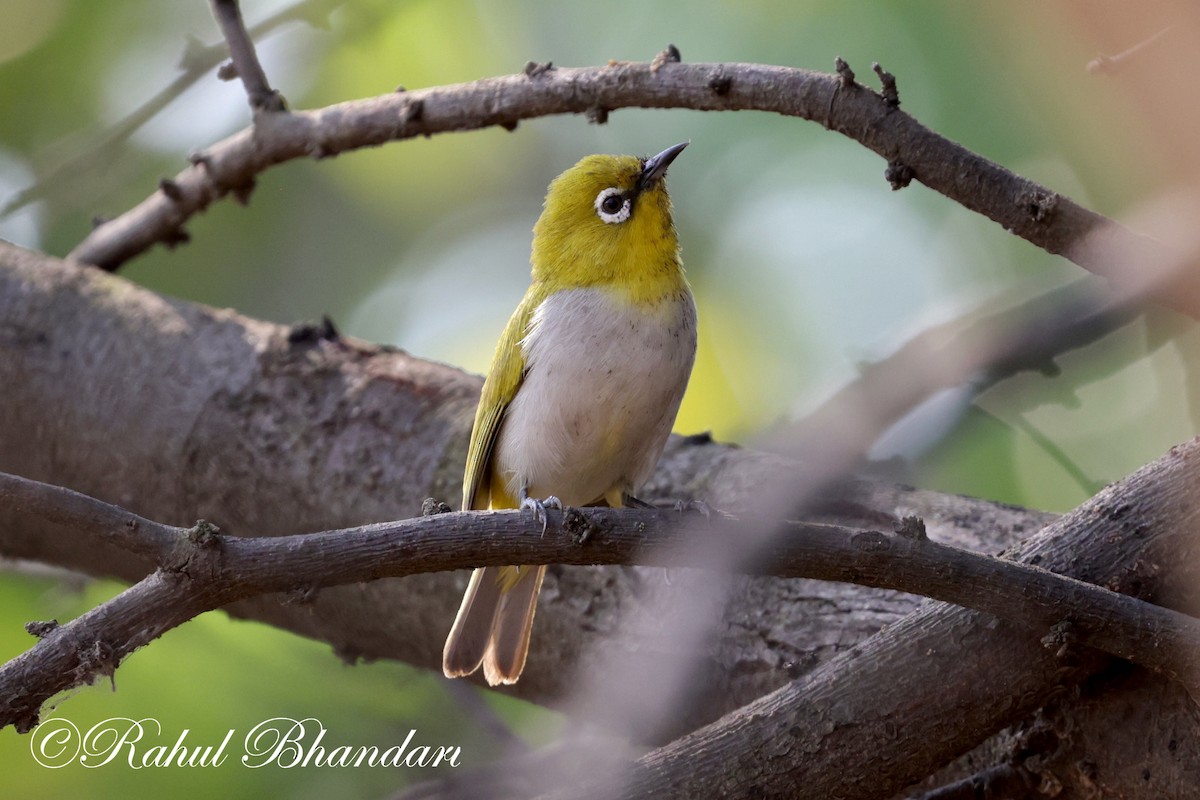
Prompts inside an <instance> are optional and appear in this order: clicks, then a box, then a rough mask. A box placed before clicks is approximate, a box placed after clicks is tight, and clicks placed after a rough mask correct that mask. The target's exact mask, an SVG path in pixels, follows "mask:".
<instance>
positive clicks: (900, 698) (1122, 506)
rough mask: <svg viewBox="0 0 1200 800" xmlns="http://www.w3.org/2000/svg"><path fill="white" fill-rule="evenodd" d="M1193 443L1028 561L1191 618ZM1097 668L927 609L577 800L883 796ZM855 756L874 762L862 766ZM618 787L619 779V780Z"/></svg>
mask: <svg viewBox="0 0 1200 800" xmlns="http://www.w3.org/2000/svg"><path fill="white" fill-rule="evenodd" d="M1197 481H1200V439H1197V440H1193V441H1191V442H1189V443H1187V444H1186V445H1180V446H1178V447H1176V448H1174V449H1172V451H1171V452H1170V453H1168V454H1167V455H1165V456H1163V457H1162V458H1160V459H1159V460H1157V461H1155V462H1154V463H1152V464H1150V465H1148V466H1146V467H1144V468H1143V469H1141V470H1139V471H1138V472H1136V473H1134V474H1133V475H1131V476H1129V477H1128V478H1126V479H1125V480H1123V481H1121V482H1119V483H1117V484H1113V485H1112V486H1109V487H1108V488H1106V489H1105V490H1104V491H1102V492H1101V493H1099V494H1098V495H1096V496H1095V497H1094V498H1092V499H1091V500H1089V501H1088V502H1087V503H1085V504H1083V505H1082V506H1080V507H1079V508H1078V509H1076V510H1075V511H1074V512H1072V513H1071V514H1069V515H1067V516H1065V517H1063V518H1062V519H1060V520H1059V521H1058V522H1055V523H1052V524H1051V525H1049V526H1047V527H1046V528H1045V529H1044V530H1043V531H1042V532H1041V533H1039V534H1037V535H1036V536H1034V537H1032V538H1031V539H1029V540H1028V541H1027V542H1025V543H1024V544H1022V545H1021V546H1020V547H1019V548H1017V549H1016V551H1015V552H1014V553H1013V554H1012V556H1011V557H1012V558H1014V559H1016V560H1019V561H1022V562H1024V563H1026V564H1038V565H1040V566H1042V567H1043V568H1046V569H1050V570H1054V571H1055V572H1061V573H1063V574H1070V575H1073V576H1075V577H1078V578H1083V579H1086V580H1088V581H1092V582H1095V583H1099V584H1102V585H1106V586H1109V587H1111V588H1114V589H1119V590H1121V591H1125V592H1129V593H1132V594H1136V595H1138V596H1141V597H1145V598H1156V599H1161V600H1162V601H1164V602H1168V603H1169V604H1171V605H1172V606H1174V607H1182V608H1189V609H1193V608H1196V607H1197V606H1198V603H1200V589H1198V588H1197V587H1200V561H1198V560H1197V559H1196V558H1195V553H1196V552H1197V549H1198V548H1200V534H1198V533H1197V531H1200V496H1198V495H1197V493H1196V492H1195V491H1194V487H1195V486H1196V482H1197ZM1103 665H1104V660H1103V659H1097V657H1096V654H1095V653H1094V651H1089V650H1075V649H1073V648H1071V647H1067V648H1058V647H1054V646H1051V647H1047V646H1046V643H1045V642H1044V641H1043V640H1042V639H1040V638H1039V637H1038V636H1035V635H1030V633H1029V632H1028V630H1027V629H1018V628H1014V627H1012V626H1010V625H1008V624H1006V623H1003V622H1000V621H998V620H997V619H996V618H995V617H993V616H991V615H989V614H980V613H977V612H973V611H967V610H965V609H961V608H954V607H949V606H945V605H942V604H929V605H927V606H925V607H923V608H922V609H921V610H920V611H918V612H916V613H914V614H911V615H909V616H908V617H906V618H905V619H903V620H901V621H900V622H899V623H897V624H895V625H892V626H890V627H888V628H886V629H885V630H884V631H882V632H881V633H879V634H877V635H875V636H873V637H871V638H870V639H868V640H867V641H866V642H863V643H861V644H860V645H857V646H856V647H854V648H852V649H851V650H849V651H847V652H845V653H843V654H841V655H839V656H837V657H835V658H834V659H832V660H830V661H828V662H826V663H825V664H824V665H822V666H821V667H819V668H818V669H817V670H815V671H814V672H812V673H810V674H809V675H806V676H804V677H802V678H799V679H797V680H796V681H794V682H792V683H791V684H789V685H788V686H785V687H784V688H782V689H780V690H778V691H776V692H773V693H772V694H770V695H767V696H765V697H763V698H761V699H760V700H757V701H755V702H753V703H751V704H750V705H748V706H747V707H745V708H743V709H739V710H738V711H735V712H733V713H731V714H729V715H727V716H726V717H725V718H723V719H721V720H720V721H718V722H716V723H714V724H712V725H710V726H708V727H706V728H703V729H701V730H698V731H696V732H695V733H693V734H690V735H688V736H686V737H683V738H681V739H679V740H677V741H675V742H673V743H671V744H670V745H668V746H666V747H663V748H661V749H659V750H657V751H655V752H653V753H651V754H649V755H648V756H646V757H645V758H643V759H642V760H640V761H639V762H638V763H637V764H636V766H634V767H633V769H632V770H631V771H630V772H628V773H625V774H622V773H621V772H620V770H615V769H614V770H609V777H608V778H606V779H604V780H602V781H600V780H598V781H597V782H596V783H595V784H594V785H592V787H591V788H590V789H589V790H588V791H580V790H579V789H578V788H575V789H573V790H572V791H571V792H570V793H569V795H566V794H564V795H563V796H571V797H576V798H579V797H606V796H609V794H608V793H609V792H610V790H611V789H612V786H613V783H612V781H613V780H619V781H621V784H620V785H621V786H622V795H621V796H623V797H630V798H634V797H637V798H642V797H645V798H651V797H653V798H675V797H678V798H686V797H695V796H698V795H706V796H727V797H743V796H787V797H795V798H809V797H811V798H825V797H832V796H837V797H842V798H859V799H860V800H865V799H866V798H881V797H890V796H891V795H892V794H894V793H895V792H898V791H900V790H901V789H903V788H904V787H906V786H909V785H911V784H912V783H914V782H915V781H917V780H920V779H921V778H923V777H925V776H926V775H928V774H929V773H930V772H931V771H932V770H934V769H936V768H937V767H939V766H941V765H942V764H944V763H946V762H947V761H949V760H950V759H951V758H953V757H955V756H956V755H958V754H960V753H963V752H966V751H967V750H969V749H970V748H972V747H974V746H975V745H976V744H978V743H979V742H981V741H982V740H983V739H985V738H987V737H988V736H991V735H992V734H994V733H995V732H996V731H998V730H1000V729H1001V728H1003V727H1004V726H1005V725H1009V724H1012V723H1014V722H1017V721H1019V720H1021V719H1024V718H1025V717H1026V716H1027V715H1028V714H1029V713H1031V712H1032V711H1033V710H1034V709H1037V708H1039V707H1041V706H1043V705H1045V704H1046V702H1047V701H1048V700H1049V699H1050V698H1051V697H1053V696H1055V695H1057V694H1059V693H1061V692H1062V690H1063V689H1064V688H1065V687H1070V686H1072V685H1074V684H1076V683H1078V682H1079V681H1081V680H1083V679H1084V678H1085V677H1086V676H1087V675H1089V674H1091V673H1093V672H1095V671H1096V670H1097V669H1099V668H1101V667H1102V666H1103ZM864 754H869V758H865V757H864ZM614 776H615V777H614Z"/></svg>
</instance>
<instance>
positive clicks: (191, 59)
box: [0, 0, 344, 217]
mask: <svg viewBox="0 0 1200 800" xmlns="http://www.w3.org/2000/svg"><path fill="white" fill-rule="evenodd" d="M342 2H344V0H298V2H297V3H295V4H294V5H291V6H288V7H287V8H284V9H281V10H279V11H277V12H276V13H274V14H272V15H271V16H269V17H267V18H266V19H264V20H263V21H262V22H259V23H258V24H256V25H252V26H251V27H250V30H249V35H250V36H251V37H253V38H255V39H258V38H261V37H263V36H265V35H267V34H268V33H271V32H272V31H274V30H275V29H277V28H279V27H282V26H283V25H286V24H287V23H289V22H296V21H300V20H303V21H307V22H308V23H310V24H312V25H316V26H325V27H327V26H328V20H327V19H326V17H327V16H328V15H329V13H330V12H331V11H332V10H333V8H334V7H335V6H338V5H341V3H342ZM227 52H228V49H227V48H226V46H225V43H224V41H220V42H216V43H213V44H201V43H200V42H198V41H197V40H195V39H190V38H189V39H188V43H187V46H186V47H185V49H184V51H183V55H182V56H181V57H180V59H179V69H180V72H179V74H178V75H176V76H175V79H174V80H172V81H171V82H170V83H169V84H167V85H166V86H164V87H163V88H162V89H160V90H159V91H158V92H157V93H156V94H155V95H154V96H153V97H151V98H150V99H149V100H147V101H146V102H145V103H142V104H141V105H140V106H138V107H137V108H135V109H134V110H133V111H131V112H129V113H128V114H126V115H125V116H124V117H122V118H121V119H120V120H118V121H117V122H115V123H113V125H112V126H111V127H109V128H108V129H106V130H104V131H101V132H100V133H98V134H96V133H89V134H83V133H77V134H73V135H72V136H71V137H69V138H70V140H71V141H70V142H57V143H56V144H55V145H54V148H53V149H55V150H56V151H61V152H69V153H71V156H70V157H69V158H67V159H66V160H65V161H60V162H58V163H57V164H47V163H45V162H46V161H47V158H46V152H45V151H42V152H40V153H39V154H38V156H37V157H36V158H35V163H37V162H40V165H39V167H38V168H37V172H38V173H39V175H40V177H39V178H38V180H37V182H36V183H34V184H33V185H31V186H28V187H26V188H24V189H22V190H21V191H19V192H17V193H16V194H14V195H12V196H11V197H10V198H8V200H6V201H5V203H4V205H3V206H0V217H4V216H7V215H8V214H11V213H13V212H14V211H18V210H19V209H21V208H24V207H25V206H27V205H29V204H30V203H32V202H34V201H36V200H40V199H42V198H44V197H46V196H48V195H49V194H50V193H51V192H52V191H53V190H55V189H57V188H59V187H60V186H63V185H66V184H68V183H69V184H70V185H71V186H72V188H73V189H77V187H78V183H79V175H80V173H82V172H86V171H89V170H90V169H92V167H93V166H94V165H95V164H96V163H97V162H99V161H101V160H103V159H106V158H108V156H109V155H110V154H111V153H114V152H115V151H116V147H117V145H119V144H120V143H121V142H123V141H124V140H125V139H128V138H129V137H130V136H131V135H132V134H133V133H134V131H136V130H138V129H139V128H141V127H142V126H143V125H145V124H146V123H147V122H149V121H150V120H151V119H153V118H154V117H155V116H156V115H157V114H158V113H159V112H160V111H162V110H163V109H164V108H166V107H167V106H168V105H170V104H171V102H172V101H174V100H175V99H176V98H178V97H179V96H180V95H181V94H183V92H184V90H186V89H187V88H188V87H189V86H191V85H192V84H194V83H195V82H196V81H197V80H199V79H200V78H201V77H202V76H204V75H206V74H207V73H208V72H209V71H210V70H212V69H213V68H214V67H216V66H217V65H218V64H220V63H221V61H222V60H223V59H224V58H225V56H226V54H227ZM85 135H86V137H87V141H83V138H84V136H85ZM75 140H78V141H75Z"/></svg>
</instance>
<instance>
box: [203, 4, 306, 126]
mask: <svg viewBox="0 0 1200 800" xmlns="http://www.w3.org/2000/svg"><path fill="white" fill-rule="evenodd" d="M211 1H212V10H213V16H214V17H215V18H216V20H217V24H218V25H220V26H221V34H222V35H223V36H224V37H225V41H226V43H228V45H229V55H230V58H232V59H233V66H234V69H235V70H237V74H238V77H239V78H241V79H242V86H243V87H245V89H246V96H247V97H248V98H249V100H250V108H251V110H253V111H255V112H258V111H285V110H287V104H286V103H285V102H284V100H283V96H282V95H281V94H279V92H278V91H276V90H275V89H272V88H271V85H270V84H269V83H268V82H267V73H266V72H264V71H263V68H262V64H260V63H259V62H258V54H257V53H256V52H255V51H254V42H252V41H251V40H250V34H248V33H247V32H246V24H245V23H244V22H242V10H241V8H240V7H239V6H238V2H237V0H211Z"/></svg>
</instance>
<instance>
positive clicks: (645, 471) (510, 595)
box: [442, 142, 696, 686]
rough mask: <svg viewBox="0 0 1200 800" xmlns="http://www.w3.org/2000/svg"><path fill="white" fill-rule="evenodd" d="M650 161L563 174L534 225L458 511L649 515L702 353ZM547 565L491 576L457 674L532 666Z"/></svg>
mask: <svg viewBox="0 0 1200 800" xmlns="http://www.w3.org/2000/svg"><path fill="white" fill-rule="evenodd" d="M687 145H688V142H683V143H681V144H677V145H674V146H672V147H668V148H667V149H666V150H663V151H662V152H661V153H659V154H658V155H655V156H652V157H649V158H638V157H635V156H614V155H591V156H586V157H585V158H583V159H582V160H580V161H579V162H578V163H577V164H575V166H573V167H571V168H569V169H568V170H566V171H565V172H563V173H562V174H561V175H559V176H558V177H557V178H555V179H554V180H553V181H552V182H551V184H550V187H549V189H548V190H547V193H546V199H545V204H544V206H543V209H542V213H541V215H540V216H539V217H538V220H537V223H536V224H535V225H534V228H533V244H532V248H531V254H530V263H531V267H532V269H531V281H530V285H529V288H528V290H527V291H526V293H525V296H524V298H523V299H522V300H521V303H520V304H519V305H518V306H517V309H516V311H514V312H513V315H512V317H511V318H510V319H509V321H508V324H507V326H506V327H505V328H504V332H503V334H502V335H501V336H500V340H499V342H498V343H497V345H496V351H495V355H494V356H493V357H492V363H491V366H490V367H489V369H488V373H487V377H486V379H485V380H484V384H483V390H482V393H481V395H480V401H479V406H478V408H477V410H476V413H475V422H474V425H473V427H472V430H471V439H470V444H469V445H468V451H467V463H466V470H465V474H464V478H463V498H462V508H463V510H464V511H469V510H477V509H486V508H492V509H503V508H519V509H523V510H526V511H532V512H533V514H534V515H535V517H536V518H537V520H538V521H540V522H541V523H542V530H543V534H544V532H545V529H546V521H547V515H546V509H547V508H560V509H561V508H563V507H564V506H567V507H571V506H588V505H600V506H603V505H607V506H609V507H613V508H620V507H626V506H630V505H634V506H638V505H646V504H645V503H642V502H641V501H640V500H637V497H636V494H635V492H636V491H637V490H638V487H640V486H641V485H642V484H643V483H645V481H646V480H648V479H649V477H650V475H651V473H652V472H653V471H654V468H655V466H656V464H657V463H658V459H659V457H660V456H661V455H662V451H663V448H664V447H665V446H666V442H667V438H668V436H669V435H670V433H671V428H672V427H673V426H674V423H675V417H676V414H677V413H678V411H679V405H680V403H681V402H682V400H683V395H684V391H685V389H686V388H687V383H688V379H689V376H690V375H691V371H692V365H693V363H694V362H695V357H696V304H695V301H694V299H693V296H692V291H691V287H690V286H689V284H688V281H687V278H686V277H685V275H684V270H683V262H682V259H681V256H680V247H679V239H678V235H677V233H676V229H675V223H674V220H673V218H672V206H671V199H670V196H669V195H668V194H667V189H666V183H665V180H664V179H665V176H666V172H667V167H669V166H670V165H671V163H672V162H673V161H674V160H675V158H676V157H677V156H678V155H679V154H680V153H681V152H683V149H684V148H685V147H686V146H687ZM545 573H546V567H545V566H544V565H524V566H504V567H481V568H478V569H476V570H475V571H474V572H473V573H472V575H471V579H470V582H469V584H468V585H467V589H466V592H465V593H464V595H463V599H462V604H461V606H460V607H459V610H458V614H457V616H456V617H455V619H454V624H453V626H452V627H451V629H450V633H449V635H448V636H447V638H446V645H445V648H444V649H443V652H442V671H443V672H444V673H445V675H446V676H447V677H450V678H456V677H463V676H467V675H470V674H472V673H474V672H475V671H476V670H478V669H479V667H480V666H481V665H482V667H483V674H484V678H485V679H486V680H487V682H488V684H489V685H492V686H496V685H499V684H512V683H516V682H517V679H518V678H520V676H521V672H522V671H523V670H524V668H525V661H526V657H527V655H528V652H529V641H530V633H531V631H532V629H533V618H534V614H535V612H536V610H537V600H538V593H539V592H540V590H541V585H542V579H543V577H544V576H545Z"/></svg>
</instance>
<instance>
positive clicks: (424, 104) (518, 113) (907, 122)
mask: <svg viewBox="0 0 1200 800" xmlns="http://www.w3.org/2000/svg"><path fill="white" fill-rule="evenodd" d="M625 107H640V108H692V109H698V110H707V111H730V110H758V111H769V112H774V113H778V114H783V115H786V116H794V117H801V118H803V119H808V120H813V121H817V122H820V123H822V124H823V125H825V126H826V127H828V128H829V129H831V130H835V131H837V132H839V133H842V134H844V135H846V136H848V137H850V138H852V139H854V140H855V141H858V142H860V143H861V144H862V145H863V146H865V147H867V148H868V149H870V150H872V151H874V152H876V153H878V154H879V155H880V156H882V157H883V158H885V159H887V161H888V163H889V165H890V166H889V170H891V171H892V173H895V171H896V170H897V169H898V167H897V165H902V166H903V167H904V169H905V174H906V175H910V176H911V177H913V178H915V179H916V180H919V181H921V182H922V183H924V184H925V185H926V186H928V187H930V188H931V189H934V190H936V191H938V192H941V193H942V194H944V195H946V196H947V197H949V198H950V199H952V200H954V201H956V202H958V203H961V204H962V205H964V206H966V207H967V208H969V209H971V210H972V211H975V212H978V213H980V214H983V215H984V216H986V217H988V218H989V219H992V220H994V221H995V222H997V223H999V224H1000V225H1002V226H1004V228H1005V229H1007V230H1010V231H1012V232H1013V233H1015V234H1017V235H1018V236H1021V237H1022V238H1024V239H1027V240H1028V241H1030V242H1032V243H1033V244H1035V245H1037V246H1039V247H1041V248H1043V249H1045V250H1047V251H1049V252H1051V253H1058V254H1062V255H1064V256H1066V257H1067V258H1070V259H1071V260H1073V261H1075V262H1076V263H1077V264H1079V265H1080V266H1082V267H1084V268H1085V269H1088V270H1089V271H1092V272H1095V273H1097V274H1099V275H1104V276H1106V277H1110V278H1122V279H1123V280H1125V281H1128V282H1135V281H1142V280H1145V279H1146V273H1150V274H1156V273H1157V272H1158V271H1161V270H1163V269H1165V268H1166V266H1167V265H1168V259H1167V256H1166V254H1165V253H1164V252H1163V251H1162V248H1161V247H1160V245H1158V244H1157V243H1156V242H1154V241H1153V240H1151V239H1148V238H1147V237H1144V236H1140V235H1138V234H1136V233H1134V232H1132V231H1130V230H1129V229H1127V228H1125V227H1124V226H1121V225H1119V224H1117V223H1115V222H1113V221H1111V220H1109V219H1107V218H1105V217H1103V216H1101V215H1100V214H1096V213H1095V212H1092V211H1089V210H1088V209H1086V208H1083V207H1082V206H1080V205H1078V204H1077V203H1075V202H1073V201H1071V200H1070V199H1068V198H1066V197H1063V196H1061V195H1058V194H1056V193H1055V192H1053V191H1051V190H1049V189H1047V188H1045V187H1042V186H1039V185H1038V184H1036V183H1033V182H1032V181H1028V180H1026V179H1024V178H1021V177H1019V176H1017V175H1014V174H1013V173H1011V172H1009V171H1008V170H1007V169H1005V168H1004V167H1001V166H1000V165H998V164H995V163H993V162H991V161H988V160H987V159H985V158H983V157H982V156H979V155H976V154H975V153H972V152H970V151H969V150H967V149H966V148H964V147H962V146H961V145H958V144H956V143H954V142H952V141H950V140H949V139H946V138H945V137H943V136H940V135H938V134H936V133H934V132H933V131H930V130H929V129H928V128H925V127H924V126H923V125H921V124H920V123H919V122H917V121H916V120H915V119H914V118H913V117H911V116H909V115H908V114H907V113H905V112H903V111H901V110H900V109H899V108H898V107H897V106H896V105H895V104H893V103H891V102H889V101H888V98H886V97H883V96H881V95H879V94H876V93H875V92H872V91H870V90H867V89H865V88H864V87H862V86H860V85H859V84H857V83H854V82H853V81H848V80H844V79H843V77H842V76H841V75H827V74H822V73H817V72H810V71H808V70H802V69H792V68H787V67H774V66H764V65H759V64H681V63H673V62H667V63H662V64H660V65H659V66H658V68H657V69H656V68H654V66H653V65H651V64H639V63H617V62H614V63H613V64H611V65H609V66H604V67H586V68H578V69H563V68H553V69H546V70H542V71H537V72H536V73H534V74H520V75H509V76H504V77H497V78H486V79H483V80H479V81H475V82H473V83H466V84H459V85H455V86H442V87H434V88H430V89H422V90H419V91H410V92H402V93H397V94H393V95H386V96H381V97H374V98H369V99H365V100H356V101H351V102H346V103H340V104H337V105H334V106H329V107H327V108H323V109H317V110H314V111H305V112H297V113H293V114H287V115H274V116H272V117H271V118H270V119H269V123H270V124H267V122H268V120H267V119H264V120H260V121H259V124H257V125H256V126H255V127H254V128H253V129H247V130H244V131H242V132H240V133H237V134H235V135H234V136H232V137H230V138H228V139H226V140H225V141H223V142H220V143H218V144H216V145H214V146H212V147H211V148H209V149H208V150H207V151H206V152H204V153H202V154H200V155H198V156H196V158H195V160H194V161H195V163H194V164H193V165H192V166H191V167H189V168H188V169H185V170H184V171H183V172H181V173H179V175H178V176H176V177H175V178H174V180H173V181H171V185H172V187H173V188H172V190H171V191H170V192H169V193H164V192H162V191H159V192H156V193H155V194H153V195H151V196H150V197H149V198H147V199H146V200H144V201H143V202H142V203H141V204H139V205H138V206H136V207H135V208H133V209H132V210H130V211H129V212H127V213H126V214H124V215H122V216H120V217H118V218H116V219H114V220H112V221H110V222H107V223H105V224H104V225H102V226H101V227H99V228H97V229H96V230H95V231H93V232H92V234H91V235H89V236H88V237H87V238H86V239H85V240H84V241H83V242H81V243H80V244H79V246H78V247H76V248H75V250H74V251H72V253H71V256H70V257H71V258H73V259H75V260H77V261H82V262H86V263H89V264H94V265H97V266H100V267H103V268H105V269H109V270H112V269H116V268H117V267H118V266H120V265H121V264H122V263H124V262H125V261H127V260H128V259H130V258H132V257H133V256H135V255H137V254H138V253H141V252H142V251H144V250H146V249H147V248H149V247H150V246H151V245H153V244H155V243H158V242H171V241H177V240H178V239H179V237H180V235H181V232H182V226H183V225H184V224H185V223H186V222H187V220H188V219H189V218H190V217H191V216H192V215H194V214H196V213H197V212H199V211H202V210H204V209H205V208H207V207H208V205H209V204H211V203H212V202H214V201H215V200H217V199H219V198H221V197H223V196H224V195H226V194H228V193H229V192H238V193H239V195H240V196H244V194H245V192H247V191H248V189H249V187H251V186H252V185H253V181H254V178H255V176H256V175H258V174H259V173H261V172H263V171H264V170H266V169H268V168H269V167H271V166H273V165H275V164H279V163H281V162H284V161H288V160H291V159H295V158H304V157H326V156H332V155H337V154H338V153H341V152H344V151H347V150H352V149H357V148H360V147H369V146H375V145H379V144H383V143H384V142H388V141H395V140H399V139H407V138H412V137H414V136H420V135H430V134H435V133H445V132H449V131H463V130H473V129H478V128H484V127H489V126H492V125H504V126H507V127H510V128H511V127H512V126H514V125H515V124H516V123H517V122H518V121H520V120H522V119H529V118H533V117H541V116H546V115H550V114H566V113H574V114H587V113H589V112H590V113H592V114H595V113H596V111H597V110H598V109H602V110H605V111H612V110H613V109H617V108H625ZM1197 298H1200V286H1194V285H1191V284H1189V285H1187V286H1177V287H1176V288H1175V291H1174V292H1173V293H1172V294H1171V295H1170V296H1169V297H1168V298H1167V299H1168V301H1169V302H1171V303H1172V304H1173V305H1174V306H1175V307H1177V308H1180V309H1183V310H1185V311H1187V312H1188V313H1191V314H1192V315H1193V316H1196V315H1197V314H1200V302H1197Z"/></svg>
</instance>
